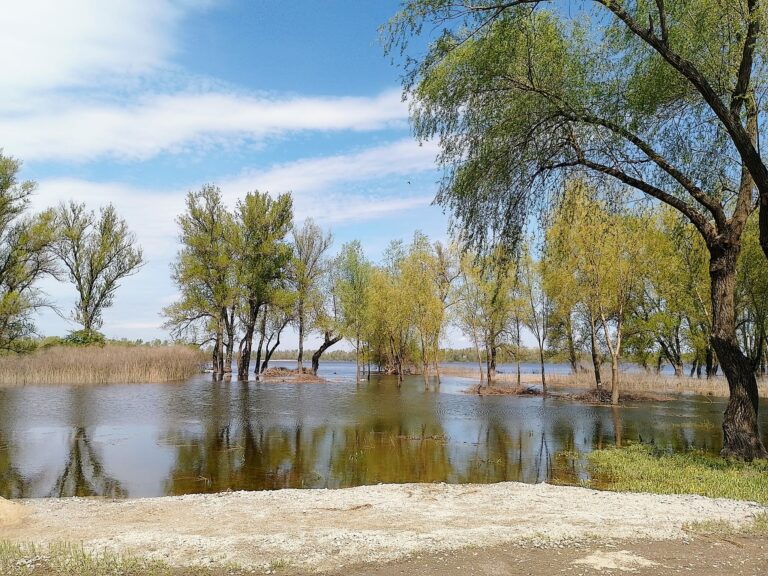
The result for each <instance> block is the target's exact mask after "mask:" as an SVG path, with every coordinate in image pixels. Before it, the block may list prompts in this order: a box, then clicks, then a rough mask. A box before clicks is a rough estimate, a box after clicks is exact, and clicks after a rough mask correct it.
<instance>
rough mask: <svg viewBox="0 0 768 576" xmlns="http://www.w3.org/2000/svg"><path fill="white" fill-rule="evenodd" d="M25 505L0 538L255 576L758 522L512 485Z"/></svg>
mask: <svg viewBox="0 0 768 576" xmlns="http://www.w3.org/2000/svg"><path fill="white" fill-rule="evenodd" d="M24 505H25V507H26V508H27V510H26V515H24V516H23V518H22V519H21V520H20V522H17V523H15V524H12V525H6V526H3V527H0V538H2V539H10V540H13V541H19V542H29V541H32V542H38V543H45V542H54V541H61V540H69V541H74V542H82V543H83V544H84V545H85V546H86V547H87V548H89V549H93V550H98V549H109V550H112V551H118V552H123V553H129V554H139V555H144V556H150V557H153V558H160V559H163V560H166V561H168V562H171V563H173V564H176V565H187V566H189V565H211V564H214V565H216V564H224V563H227V562H236V563H238V564H240V565H242V566H252V567H254V568H260V569H266V568H268V567H269V566H289V567H291V571H292V572H293V571H297V572H313V571H319V570H322V571H335V570H339V569H341V568H344V567H352V566H355V565H359V564H361V563H363V564H365V565H368V566H371V565H378V564H381V563H384V562H393V561H400V560H404V559H406V558H411V560H410V561H413V559H414V558H416V557H417V556H419V555H420V554H432V555H435V554H437V553H447V552H450V553H458V552H457V551H460V550H467V549H472V548H477V547H483V548H491V549H494V550H502V549H503V547H504V546H508V545H510V544H511V543H521V542H522V543H524V545H525V548H523V549H526V550H536V549H537V547H539V548H540V547H547V548H551V549H552V550H559V549H560V548H558V546H563V545H569V546H573V545H574V544H579V543H581V544H583V545H585V546H587V548H584V549H583V550H582V549H580V548H574V549H573V550H581V551H585V553H584V554H583V555H584V556H587V555H588V554H587V553H586V552H589V551H590V550H592V549H594V550H598V548H599V545H601V544H603V543H605V542H606V541H607V540H608V539H618V540H621V539H624V540H631V541H633V542H637V541H641V540H654V541H664V540H674V539H681V538H685V536H686V534H685V532H684V531H683V530H682V527H683V525H684V524H686V523H690V522H697V521H708V520H727V521H729V522H733V523H736V524H740V523H744V522H748V521H749V520H751V519H752V518H753V517H754V516H755V515H756V514H761V513H764V512H766V508H765V507H762V506H759V505H757V504H753V503H748V502H735V501H729V500H712V499H707V498H702V497H698V496H659V495H649V494H618V493H611V492H598V491H594V490H587V489H583V488H573V487H560V486H550V485H546V484H538V485H528V484H518V483H502V484H492V485H482V486H480V485H445V484H405V485H380V486H365V487H359V488H350V489H344V490H280V491H274V492H231V493H222V494H213V495H192V496H181V497H170V498H150V499H137V500H122V501H106V500H100V499H83V498H67V499H51V500H42V499H41V500H27V501H24ZM619 549H621V548H619ZM569 550H571V549H570V548H569ZM574 559H576V558H574ZM347 573H348V572H347V571H345V574H347ZM365 573H368V572H365ZM388 573H391V574H396V573H398V572H388ZM436 573H437V572H436ZM477 573H478V574H482V573H483V572H477ZM513 573H514V572H513ZM532 573H536V572H532ZM574 573H579V572H578V571H576V572H574ZM361 574H362V573H361ZM382 574H384V573H383V572H382ZM457 574H458V573H457Z"/></svg>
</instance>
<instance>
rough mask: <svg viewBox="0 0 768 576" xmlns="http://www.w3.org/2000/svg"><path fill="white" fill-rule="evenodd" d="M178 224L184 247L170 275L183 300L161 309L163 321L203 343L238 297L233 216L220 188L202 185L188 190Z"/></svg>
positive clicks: (176, 334)
mask: <svg viewBox="0 0 768 576" xmlns="http://www.w3.org/2000/svg"><path fill="white" fill-rule="evenodd" d="M177 223H178V225H179V228H180V235H179V240H180V242H181V245H182V248H181V250H180V251H179V253H178V255H177V258H176V262H175V263H174V264H173V268H172V273H171V277H172V278H173V281H174V283H175V284H176V286H177V287H178V288H179V290H180V292H181V298H180V300H179V301H178V302H176V303H175V304H172V305H171V306H169V307H167V308H165V309H164V311H163V313H164V314H165V316H166V317H167V318H168V320H167V322H166V324H165V325H166V327H168V328H169V329H170V330H171V333H172V335H173V336H174V337H188V338H190V339H191V340H192V341H202V342H204V341H207V340H208V339H209V337H210V334H211V333H212V332H216V331H217V330H219V331H221V327H220V325H221V324H222V323H223V314H224V312H223V311H224V310H225V309H226V308H227V307H229V306H231V305H232V303H233V302H234V301H235V300H236V297H237V286H236V267H235V265H234V258H235V246H236V242H235V236H236V232H235V230H236V229H235V223H234V218H233V216H232V215H231V214H229V212H227V210H226V208H225V207H224V204H223V202H222V198H221V191H220V190H219V189H218V188H217V187H215V186H210V185H206V186H203V187H202V188H201V189H200V190H199V191H197V192H189V194H187V200H186V212H185V213H184V214H182V215H181V216H179V217H178V218H177Z"/></svg>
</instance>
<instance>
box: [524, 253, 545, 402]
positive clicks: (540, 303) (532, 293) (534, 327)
mask: <svg viewBox="0 0 768 576" xmlns="http://www.w3.org/2000/svg"><path fill="white" fill-rule="evenodd" d="M518 274H519V278H520V280H519V284H520V299H521V300H522V301H523V302H525V305H524V306H523V312H522V314H521V318H522V321H523V324H525V327H526V328H528V330H529V331H530V332H531V334H533V337H534V338H535V339H536V345H537V346H538V348H539V366H540V369H541V388H542V392H543V394H544V395H545V396H546V395H547V375H546V371H545V367H544V351H545V349H546V346H547V335H548V334H549V332H550V317H551V310H552V306H551V302H550V301H549V297H548V296H547V292H546V290H545V289H544V279H543V275H542V263H541V261H535V260H534V259H533V258H532V257H531V254H530V252H529V249H528V247H527V246H526V247H525V249H524V250H523V254H522V257H521V258H520V269H519V273H518Z"/></svg>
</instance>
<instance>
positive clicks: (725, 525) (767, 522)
mask: <svg viewBox="0 0 768 576" xmlns="http://www.w3.org/2000/svg"><path fill="white" fill-rule="evenodd" d="M683 529H684V530H685V531H686V532H690V533H692V534H702V535H707V536H708V535H716V536H720V537H723V536H753V537H761V538H764V537H766V536H768V514H758V515H757V516H755V517H754V519H753V520H752V522H749V523H747V524H741V525H736V524H733V523H731V522H728V521H726V520H708V521H705V522H690V523H688V524H685V525H683Z"/></svg>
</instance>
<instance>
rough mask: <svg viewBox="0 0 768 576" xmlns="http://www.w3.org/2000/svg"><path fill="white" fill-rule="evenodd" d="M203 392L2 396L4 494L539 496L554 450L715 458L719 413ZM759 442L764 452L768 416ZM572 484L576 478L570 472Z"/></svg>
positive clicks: (48, 391)
mask: <svg viewBox="0 0 768 576" xmlns="http://www.w3.org/2000/svg"><path fill="white" fill-rule="evenodd" d="M353 372H354V365H350V364H347V363H331V362H329V363H326V364H324V365H323V366H321V374H322V375H323V376H325V377H326V378H329V379H331V380H332V382H331V383H330V384H327V385H312V384H304V385H296V384H260V383H257V382H249V383H239V382H212V381H211V377H210V375H200V376H198V377H195V378H192V379H190V380H189V381H187V382H183V383H176V384H145V385H141V384H139V385H137V384H131V385H124V386H122V385H121V386H116V385H110V386H98V387H76V386H74V387H73V386H56V387H51V386H41V387H35V386H30V387H25V388H16V389H5V390H0V496H3V497H6V498H19V497H46V496H49V497H59V496H73V495H78V496H87V495H99V496H111V497H127V496H132V497H138V496H160V495H169V494H187V493H198V492H215V491H221V490H227V489H232V490H262V489H274V488H287V487H299V488H320V487H342V486H357V485H362V484H375V483H379V482H436V481H441V482H498V481H504V480H519V481H523V482H540V481H544V480H547V479H550V478H552V477H553V475H555V476H558V477H559V476H560V475H566V476H567V475H568V474H570V473H574V471H573V470H568V469H565V468H567V466H570V465H569V464H567V460H568V459H566V458H563V457H562V453H563V452H564V451H572V450H579V451H589V450H591V449H593V448H596V447H600V446H606V445H612V444H615V443H616V442H617V440H621V441H623V442H627V441H638V440H642V441H644V442H654V443H656V444H657V445H659V446H664V447H669V448H672V449H675V450H682V449H686V448H689V447H697V448H702V449H704V450H707V451H711V452H717V451H719V450H720V447H721V431H720V423H721V419H722V412H723V410H724V406H725V404H724V401H723V400H712V399H709V398H706V397H698V396H687V397H684V398H680V399H678V400H675V401H672V402H664V403H646V404H635V405H627V406H624V407H622V408H611V407H608V406H585V405H579V404H575V403H572V402H567V401H565V400H558V399H557V398H548V399H546V400H545V399H542V398H538V397H478V396H475V395H466V394H462V393H461V391H462V390H463V389H465V388H467V387H468V386H469V385H470V384H471V382H470V381H469V380H465V379H460V378H449V377H445V378H443V382H442V384H441V386H440V389H439V390H435V389H433V390H430V391H425V390H424V381H423V379H422V378H420V377H413V378H409V379H406V381H405V382H404V384H403V386H402V388H401V389H400V390H398V388H397V382H396V379H394V378H391V377H373V378H372V380H371V381H370V383H365V382H364V383H360V384H359V385H358V386H356V385H355V383H354V381H353ZM761 420H762V430H763V434H764V436H766V437H765V440H766V441H768V435H766V430H768V419H767V418H766V410H763V411H762V413H761ZM575 473H577V474H582V473H583V471H578V470H577V471H575Z"/></svg>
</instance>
